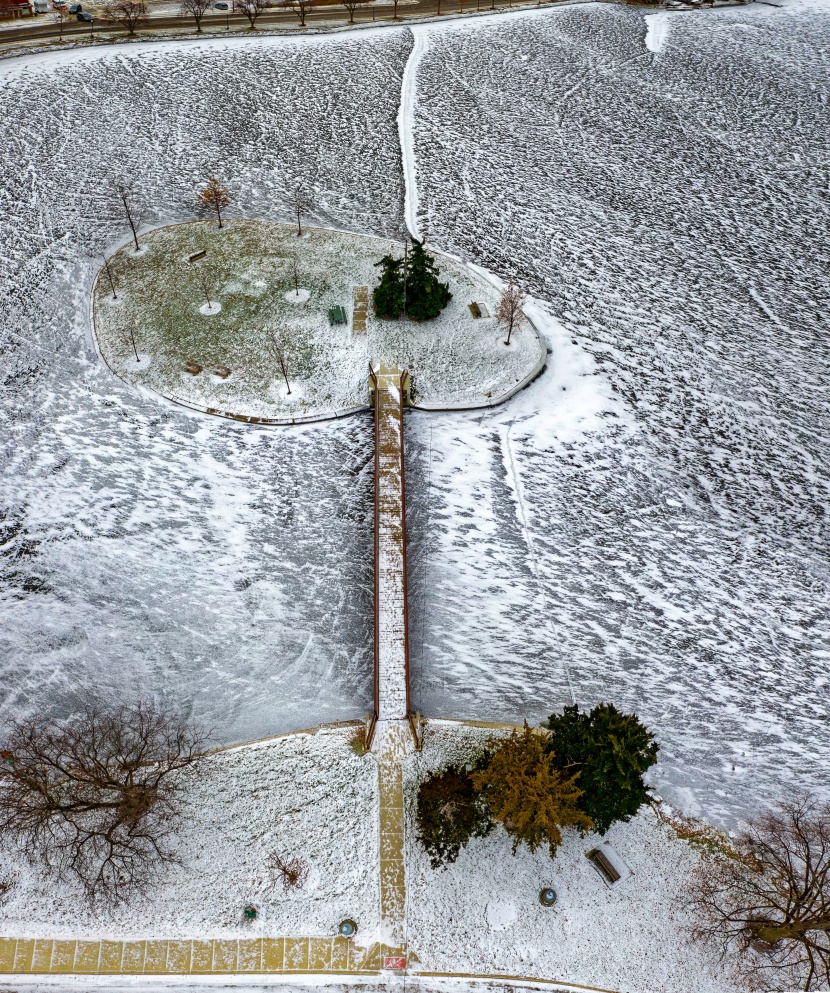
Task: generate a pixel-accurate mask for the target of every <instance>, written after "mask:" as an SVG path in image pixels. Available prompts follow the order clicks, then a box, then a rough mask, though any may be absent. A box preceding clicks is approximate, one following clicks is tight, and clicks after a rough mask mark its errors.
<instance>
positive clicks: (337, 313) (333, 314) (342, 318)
mask: <svg viewBox="0 0 830 993" xmlns="http://www.w3.org/2000/svg"><path fill="white" fill-rule="evenodd" d="M346 323H348V318H347V317H346V311H345V308H343V307H340V306H337V307H332V308H331V309H330V310H329V324H346Z"/></svg>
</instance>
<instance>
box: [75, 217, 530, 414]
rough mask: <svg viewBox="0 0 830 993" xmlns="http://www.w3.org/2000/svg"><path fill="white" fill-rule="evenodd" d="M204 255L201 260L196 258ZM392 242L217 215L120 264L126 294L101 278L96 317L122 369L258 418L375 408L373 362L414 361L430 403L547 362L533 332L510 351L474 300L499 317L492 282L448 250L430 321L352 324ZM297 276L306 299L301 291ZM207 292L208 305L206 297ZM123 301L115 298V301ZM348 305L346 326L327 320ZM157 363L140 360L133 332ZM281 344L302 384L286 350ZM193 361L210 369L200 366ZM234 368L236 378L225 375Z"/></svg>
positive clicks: (416, 378) (395, 247)
mask: <svg viewBox="0 0 830 993" xmlns="http://www.w3.org/2000/svg"><path fill="white" fill-rule="evenodd" d="M202 251H205V252H207V255H206V257H205V258H203V259H201V260H199V261H196V262H193V263H190V262H188V259H189V257H190V256H191V255H193V254H195V253H198V252H202ZM403 251H404V249H403V245H400V244H398V243H396V242H392V241H389V240H386V239H379V238H367V237H363V236H361V235H356V234H349V233H347V232H342V231H333V230H329V229H325V228H315V227H306V228H305V230H304V232H303V236H302V237H298V236H297V229H296V228H295V227H294V226H292V225H286V224H277V223H274V222H264V221H228V222H227V223H226V224H225V226H224V227H223V228H222V229H220V228H218V226H217V225H216V224H215V223H212V222H210V221H198V222H194V223H192V224H180V225H173V226H169V227H163V228H160V229H157V230H155V231H152V232H150V233H148V234H145V235H144V236H143V239H142V248H141V251H140V252H139V253H137V252H136V251H135V249H134V247H133V243H132V242H131V243H130V244H128V245H127V246H125V247H124V248H122V249H120V251H118V252H116V254H115V255H114V256H113V257H112V259H111V260H110V263H109V266H110V273H111V275H112V278H113V280H114V282H115V285H116V291H118V290H120V292H121V294H122V295H123V301H122V303H121V304H120V305H118V304H117V303H116V302H115V301H113V297H112V293H111V289H110V280H109V276H108V275H107V274H106V272H105V271H103V270H102V272H101V273H100V274H99V277H98V281H97V283H96V290H95V310H94V314H95V316H94V325H95V334H96V337H97V340H98V344H99V347H100V349H101V351H102V354H103V356H104V358H105V360H106V362H107V364H108V365H109V366H110V368H111V369H113V370H114V371H115V372H116V373H117V374H118V375H119V376H122V377H123V378H124V379H126V380H127V381H128V382H130V383H134V384H137V385H139V386H142V387H144V388H146V389H150V390H153V391H155V392H157V393H160V394H161V395H163V396H165V397H168V398H170V399H173V400H179V401H184V402H186V403H188V404H191V405H194V406H197V407H200V408H210V409H218V410H219V411H222V412H226V413H231V414H235V415H242V416H247V417H251V416H253V417H264V418H280V417H286V416H290V417H294V416H300V417H303V416H305V417H311V416H325V415H327V414H328V415H330V414H332V413H340V412H343V411H346V410H350V409H354V408H358V407H360V406H365V405H366V402H367V399H368V386H367V368H368V363H369V361H370V360H372V361H374V362H377V361H380V362H382V363H384V364H388V365H392V366H396V365H397V366H401V367H402V368H405V369H408V370H409V371H410V374H411V376H412V382H413V389H414V391H415V396H416V397H417V399H418V401H419V402H423V403H427V404H429V403H432V404H435V403H467V404H471V405H472V404H475V403H477V402H479V403H486V402H487V401H488V399H489V398H490V397H498V396H500V395H502V394H504V393H506V392H507V391H508V390H509V389H510V388H511V387H512V386H514V385H515V384H516V383H517V382H519V381H520V380H521V379H523V378H524V377H525V376H526V375H528V374H529V373H530V372H531V370H532V369H533V367H534V365H535V364H536V363H537V362H538V360H539V355H540V350H541V349H542V347H543V346H541V345H540V343H539V339H538V336H537V334H536V332H535V331H534V329H533V328H532V327H529V326H528V327H526V328H523V329H522V330H521V331H520V332H518V333H517V334H515V335H514V337H513V343H511V347H510V349H504V348H503V347H501V345H500V338H503V337H504V334H503V333H501V332H500V329H499V326H498V323H497V322H496V321H495V320H494V319H493V318H489V319H486V318H480V319H474V318H473V316H472V314H471V313H470V310H469V307H468V304H469V303H471V302H473V301H476V302H478V303H480V304H484V305H485V306H486V307H487V309H488V311H489V312H490V313H491V314H492V313H493V312H494V311H495V308H496V303H497V301H498V294H497V292H496V290H495V289H494V287H493V284H492V282H491V281H489V280H487V279H485V278H483V277H482V276H479V275H477V274H476V273H475V272H474V271H473V270H472V269H470V268H468V267H466V266H463V265H462V264H461V263H459V262H457V261H455V260H454V259H450V258H447V257H445V256H439V257H438V260H437V263H438V266H439V271H440V274H441V278H442V281H444V282H448V283H449V286H450V292H451V293H452V300H451V301H450V303H449V305H448V306H447V307H445V308H444V310H443V311H442V312H441V314H440V315H439V316H438V317H437V318H435V319H434V320H431V321H421V322H418V321H386V320H380V319H378V318H377V317H376V316H375V315H374V312H373V310H372V308H371V306H370V310H369V315H368V321H367V330H366V332H365V333H354V332H353V331H352V327H351V317H352V296H353V290H354V287H355V286H368V287H369V290H370V292H371V290H372V289H373V288H374V286H376V285H377V282H378V270H377V269H376V264H377V262H378V261H379V260H380V259H381V258H382V257H383V256H385V255H388V254H392V255H394V256H395V257H402V256H403ZM295 267H296V278H297V280H298V281H299V285H300V292H299V298H298V299H295V297H296V296H297V291H296V288H295ZM208 296H209V297H210V299H209V300H208V299H207V297H208ZM114 303H115V305H114ZM336 306H341V307H343V308H344V310H345V311H346V314H347V317H348V323H346V324H330V323H329V319H328V312H329V309H330V308H333V307H336ZM134 339H135V341H136V346H135V347H138V348H139V349H140V350H142V352H145V353H147V354H148V355H149V356H150V357H151V360H152V361H151V362H150V363H145V364H142V365H141V366H140V367H137V365H136V360H135V351H134V345H133V340H134ZM278 348H281V349H282V352H283V359H284V362H285V366H286V373H287V375H288V381H289V385H290V386H291V392H290V393H289V392H288V389H287V388H286V385H285V381H284V377H283V374H282V370H281V368H280V365H279V361H278V357H277V354H276V352H277V349H278ZM188 362H194V363H196V364H198V365H199V366H201V367H202V368H201V371H200V372H198V373H195V374H191V373H189V372H187V371H186V369H185V365H186V363H188ZM217 369H221V370H225V369H230V370H231V374H230V375H229V376H227V377H225V378H222V376H218V375H216V374H215V373H216V370H217Z"/></svg>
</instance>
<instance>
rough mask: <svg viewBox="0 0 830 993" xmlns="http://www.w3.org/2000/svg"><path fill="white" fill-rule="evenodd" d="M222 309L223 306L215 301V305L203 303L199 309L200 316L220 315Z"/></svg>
mask: <svg viewBox="0 0 830 993" xmlns="http://www.w3.org/2000/svg"><path fill="white" fill-rule="evenodd" d="M221 309H222V304H221V303H219V302H218V301H216V300H214V301H213V303H203V304H202V306H201V307H200V308H199V313H200V314H207V315H208V316H210V315H212V314H218V313H219V311H220V310H221Z"/></svg>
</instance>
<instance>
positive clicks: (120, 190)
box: [113, 179, 141, 252]
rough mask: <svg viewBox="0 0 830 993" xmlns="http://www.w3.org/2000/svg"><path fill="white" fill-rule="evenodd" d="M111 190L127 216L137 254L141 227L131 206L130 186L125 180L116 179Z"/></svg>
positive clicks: (139, 249)
mask: <svg viewBox="0 0 830 993" xmlns="http://www.w3.org/2000/svg"><path fill="white" fill-rule="evenodd" d="M113 189H114V190H115V193H116V195H117V197H118V199H119V200H120V201H121V204H122V206H123V207H124V213H125V214H126V216H127V223H128V224H129V225H130V230H131V231H132V233H133V241H134V242H135V250H136V251H137V252H138V251H141V247H140V246H139V244H138V229H139V228H140V227H141V217H140V216H139V215H137V214H136V212H135V207H134V206H133V190H132V186H131V185H130V183H128V182H127V181H126V180H123V179H117V180H116V181H115V182H114V183H113Z"/></svg>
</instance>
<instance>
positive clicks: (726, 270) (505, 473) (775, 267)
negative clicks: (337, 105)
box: [407, 2, 830, 824]
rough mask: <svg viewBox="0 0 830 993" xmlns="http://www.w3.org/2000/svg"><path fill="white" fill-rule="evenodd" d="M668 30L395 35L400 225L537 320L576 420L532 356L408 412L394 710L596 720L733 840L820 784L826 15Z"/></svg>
mask: <svg viewBox="0 0 830 993" xmlns="http://www.w3.org/2000/svg"><path fill="white" fill-rule="evenodd" d="M669 22H670V31H669V33H668V35H666V36H665V37H664V38H663V44H662V48H661V50H660V51H659V52H653V51H650V50H649V48H647V47H646V43H645V39H646V26H645V23H644V19H643V15H642V13H641V12H640V11H638V10H636V9H632V8H627V7H624V6H615V5H580V6H575V7H571V8H562V9H560V10H551V11H549V12H545V13H543V14H538V15H537V14H531V13H524V12H521V13H519V12H517V13H515V14H514V15H513V17H511V18H509V19H507V18H505V19H502V20H501V21H496V20H490V19H487V20H486V21H470V22H467V23H463V22H455V25H454V26H453V25H446V26H444V25H442V26H440V27H439V26H425V27H422V28H420V29H419V31H421V33H422V34H424V35H426V48H425V51H423V52H422V54H421V56H420V61H419V65H418V74H417V78H418V92H419V100H418V104H417V111H416V114H417V116H416V121H415V126H414V134H415V156H416V161H417V167H418V192H419V222H420V227H421V231H422V233H424V234H425V235H426V236H427V238H428V239H430V240H432V241H434V242H435V243H438V244H441V245H442V246H443V247H444V248H446V249H447V250H449V251H454V252H456V253H458V254H461V255H466V256H468V257H469V256H472V257H474V258H475V259H476V260H477V261H480V262H481V263H482V264H483V265H485V266H486V267H487V268H488V269H489V270H491V271H493V272H496V273H497V274H499V275H500V276H502V277H503V278H504V277H505V276H507V275H510V274H514V275H516V276H517V277H518V278H519V279H520V280H521V281H522V282H523V283H524V284H525V285H526V286H527V287H528V288H529V290H530V291H531V292H532V293H534V294H535V295H536V296H537V297H539V298H540V299H542V300H545V301H548V302H549V304H550V307H551V310H552V311H553V313H554V314H556V315H557V317H559V318H560V319H561V322H562V326H563V329H564V335H563V339H562V341H563V346H564V347H565V349H566V351H567V352H568V353H569V354H573V355H574V358H576V357H577V356H578V355H579V354H582V355H584V356H585V359H586V360H588V359H591V361H592V362H593V364H594V367H595V370H594V374H593V375H592V376H589V377H587V378H585V377H578V378H577V382H579V383H582V384H583V385H586V384H589V383H591V382H594V383H596V384H598V386H599V389H598V390H597V391H595V392H596V393H598V394H599V396H600V398H603V397H604V398H605V399H604V400H603V407H602V409H604V410H605V411H607V413H606V414H605V416H603V417H601V418H599V419H597V418H591V419H590V420H588V421H585V420H583V421H582V424H581V425H580V424H578V423H576V416H575V415H576V414H577V413H578V412H580V411H581V409H582V408H581V405H580V404H579V403H578V402H576V401H575V400H572V399H571V398H572V396H573V394H572V393H571V389H570V387H569V384H568V383H567V382H565V381H561V382H560V381H559V370H560V365H559V364H558V360H557V355H556V348H555V350H554V355H553V356H551V359H550V362H549V367H550V368H549V372H548V374H547V375H546V376H545V377H543V378H542V379H541V380H539V381H538V382H537V383H536V384H534V385H533V386H531V387H530V388H529V390H528V391H526V392H525V393H523V394H522V395H521V396H519V397H517V398H515V400H513V401H512V402H511V404H510V405H508V407H507V408H505V409H504V410H502V411H493V412H488V413H486V414H485V415H483V416H463V415H458V416H452V417H445V418H441V419H430V420H426V419H423V418H420V417H417V418H416V417H413V418H410V420H409V432H408V436H407V443H408V446H409V447H408V454H409V463H408V465H407V484H408V496H409V509H410V522H409V523H410V526H409V529H408V534H409V537H410V559H409V561H410V568H411V572H412V582H411V585H410V592H411V597H412V603H411V611H410V617H411V619H412V624H413V632H414V633H413V638H412V663H413V669H414V671H415V673H416V675H415V692H414V700H415V702H416V705H417V706H420V707H421V709H422V710H423V711H424V712H425V713H427V714H430V713H431V714H435V715H442V716H448V717H452V716H460V715H468V716H478V717H485V718H487V717H489V718H492V719H504V720H514V719H520V718H521V717H522V716H523V715H527V716H528V717H529V718H530V719H532V720H539V719H542V718H544V717H546V716H547V715H548V714H549V713H550V712H551V711H552V710H553V709H555V708H557V707H559V706H561V705H562V704H563V703H570V701H571V692H570V688H571V685H572V686H573V691H574V695H575V697H576V699H577V701H578V702H579V703H580V704H581V705H583V706H590V705H592V704H594V703H596V702H598V701H600V700H605V699H610V700H613V701H615V702H616V703H617V704H618V705H620V706H621V707H623V708H624V709H626V710H636V711H637V712H638V713H640V714H641V716H642V717H643V718H644V719H645V720H646V721H647V722H648V724H649V725H650V726H651V727H652V728H653V729H654V730H655V731H656V732H657V734H658V737H659V738H660V740H661V743H662V746H663V747H662V751H661V761H660V764H659V765H658V767H657V769H656V770H655V777H656V781H657V783H658V785H659V789H660V792H661V793H662V794H664V795H665V796H666V797H667V799H669V800H670V801H671V802H672V803H673V804H675V805H676V806H678V807H681V808H684V809H686V810H687V811H689V812H690V813H703V814H705V815H706V816H707V817H710V818H712V819H714V820H716V821H719V822H720V823H729V824H733V823H734V819H735V817H736V816H740V815H741V814H745V813H748V812H750V811H753V810H756V809H757V808H758V805H759V801H761V800H762V799H763V800H769V799H775V798H777V797H780V796H781V794H782V793H784V792H789V791H790V790H792V789H793V788H794V787H801V788H813V789H816V790H818V791H820V792H822V793H826V792H827V785H828V777H827V748H826V733H827V721H828V714H830V681H829V680H828V672H827V670H828V660H830V622H829V621H828V613H827V609H826V604H827V599H828V574H830V532H828V529H827V526H826V522H827V510H828V506H830V475H829V474H828V470H827V467H828V465H830V446H828V438H829V437H830V433H829V432H828V417H827V411H828V409H830V339H828V336H827V334H826V327H827V326H828V321H830V298H829V297H828V293H827V266H828V259H830V243H829V242H828V237H827V235H828V231H830V210H829V209H828V208H829V204H830V202H829V201H828V197H827V168H826V165H827V161H828V155H830V145H828V129H827V100H828V90H827V79H828V73H827V66H828V65H830V8H828V5H827V4H826V3H816V4H808V3H801V2H793V3H787V4H786V6H785V7H783V8H780V9H779V8H776V7H770V6H764V5H761V4H753V5H751V6H750V7H746V8H722V9H717V10H714V11H702V12H692V11H689V12H683V13H681V14H678V15H674V14H670V15H669ZM562 386H565V387H567V388H566V389H565V390H563V389H561V387H562ZM569 415H574V416H573V418H572V419H570V420H569ZM598 420H599V423H600V424H602V425H603V426H602V427H601V429H600V430H598V431H597V430H596V428H597V426H598ZM586 428H587V430H586ZM560 432H561V433H560Z"/></svg>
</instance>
